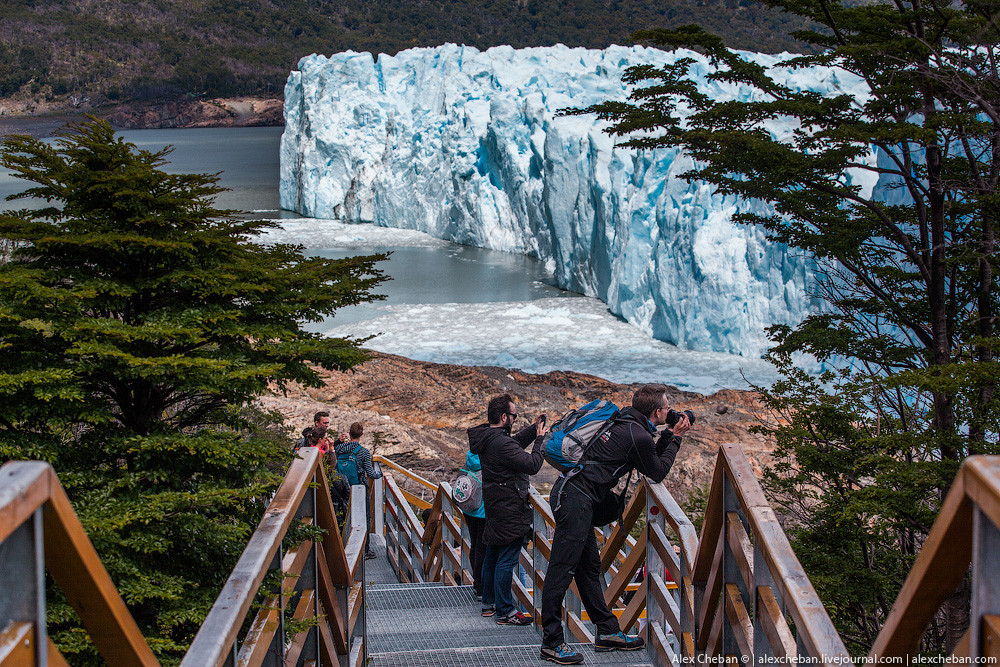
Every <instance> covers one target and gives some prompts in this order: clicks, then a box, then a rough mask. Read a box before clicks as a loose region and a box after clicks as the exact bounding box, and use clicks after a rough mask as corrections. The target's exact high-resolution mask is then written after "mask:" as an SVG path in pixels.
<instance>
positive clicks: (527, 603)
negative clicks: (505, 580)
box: [511, 575, 535, 618]
mask: <svg viewBox="0 0 1000 667" xmlns="http://www.w3.org/2000/svg"><path fill="white" fill-rule="evenodd" d="M511 588H512V589H513V591H514V597H515V598H517V601H518V602H520V603H521V605H522V606H523V607H524V608H525V609H532V608H533V606H534V605H533V603H532V600H531V594H530V593H528V590H527V589H526V588H525V587H524V584H522V583H521V578H520V577H518V576H516V575H515V576H514V578H513V580H512V581H511ZM531 617H532V618H534V617H535V614H531Z"/></svg>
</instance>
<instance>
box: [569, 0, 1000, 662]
mask: <svg viewBox="0 0 1000 667" xmlns="http://www.w3.org/2000/svg"><path fill="white" fill-rule="evenodd" d="M766 4H767V5H768V6H770V7H772V8H777V9H781V10H784V11H787V12H790V13H793V14H797V15H799V16H800V17H802V18H803V19H804V20H805V21H807V22H809V23H811V24H813V25H815V26H818V27H817V28H816V29H815V30H804V31H800V32H799V33H798V34H797V36H798V37H799V38H800V39H803V40H804V41H805V42H807V43H809V44H812V45H813V46H815V47H816V48H819V49H823V50H822V51H818V52H817V53H816V54H815V55H806V56H800V57H790V58H788V59H786V62H785V63H784V64H785V66H787V67H790V68H792V69H800V68H808V67H813V66H818V65H829V66H838V67H840V68H842V69H843V70H846V71H847V72H850V73H851V74H854V75H857V76H858V77H860V79H861V80H862V81H863V82H864V86H863V87H864V91H863V93H861V94H859V96H858V97H857V98H852V97H850V96H848V95H831V96H829V97H823V96H821V95H819V94H816V93H812V92H808V91H801V90H798V89H797V88H795V87H793V86H792V85H788V84H785V83H783V82H782V80H781V79H780V78H779V77H777V76H775V75H774V72H772V71H767V70H765V69H764V68H763V67H761V66H760V65H757V64H755V63H753V62H750V61H748V60H746V59H744V58H743V57H742V56H741V55H740V54H738V53H735V52H733V51H731V50H729V49H728V48H726V47H725V45H724V40H722V39H719V38H718V37H717V36H715V35H712V34H709V33H707V32H705V31H704V30H702V29H700V28H698V27H696V26H686V27H683V28H681V29H676V30H648V31H645V32H642V33H638V34H637V35H636V38H637V39H641V40H646V41H650V42H653V43H656V44H659V45H662V46H665V47H667V48H678V47H684V46H688V47H691V48H696V49H698V50H699V51H701V52H702V53H704V54H706V55H707V57H708V58H709V60H710V63H711V65H712V66H714V68H715V70H714V72H713V73H711V74H710V75H709V78H710V79H711V80H712V81H713V82H717V83H720V84H733V85H744V86H748V87H749V88H751V89H752V90H753V91H754V96H753V97H752V98H751V99H750V101H747V102H716V101H714V100H712V99H711V98H710V97H708V96H707V95H705V94H704V93H702V92H701V91H700V90H699V89H698V87H697V85H696V84H695V83H694V80H693V78H692V77H691V76H690V74H689V67H690V66H691V65H692V64H693V63H694V60H693V59H692V58H683V59H680V60H679V61H678V62H677V63H676V64H673V65H668V66H664V67H652V66H641V67H636V68H632V69H631V70H630V71H629V72H628V74H627V76H626V78H627V81H628V82H629V83H633V84H636V85H637V88H636V89H635V92H634V93H633V94H632V97H631V100H630V101H629V102H625V103H606V104H602V105H597V106H595V107H593V108H591V109H587V110H582V111H579V112H576V113H587V112H596V113H598V114H599V115H600V116H602V117H603V118H605V119H608V120H610V121H611V122H612V123H613V126H612V128H611V132H612V133H614V134H617V135H623V136H624V135H628V136H633V133H641V134H640V135H639V136H637V137H635V138H632V139H630V140H629V141H627V142H626V143H627V144H629V145H631V146H634V147H638V148H652V147H660V146H663V147H679V148H684V149H685V150H686V151H687V152H688V153H689V154H690V155H692V156H693V157H694V158H695V159H696V160H698V165H697V167H696V168H695V169H693V170H692V171H690V172H689V173H687V174H685V175H684V176H685V177H686V178H688V179H689V180H702V181H705V182H707V183H709V184H711V185H712V186H714V188H716V190H717V191H718V192H720V193H725V194H730V195H737V196H739V197H741V198H743V199H744V200H747V201H757V202H759V203H761V204H762V205H761V206H758V207H754V208H753V211H752V212H746V213H742V214H740V215H738V216H736V221H737V222H739V223H743V224H748V225H759V226H760V227H762V228H763V229H765V230H766V231H767V233H768V235H769V237H770V239H771V240H772V241H775V242H780V243H785V244H788V245H789V246H792V247H793V248H796V249H799V250H803V251H805V252H806V253H807V254H808V255H809V256H811V257H813V258H814V259H815V262H816V266H817V268H818V276H819V277H818V279H817V284H816V287H815V290H816V295H817V296H818V297H819V298H821V299H822V300H823V301H824V302H825V306H824V308H823V310H822V312H819V313H815V314H813V315H811V316H809V317H807V318H806V319H805V321H804V322H802V323H801V324H800V325H798V326H797V327H794V328H790V327H775V328H773V329H772V330H771V331H770V334H771V336H772V339H773V340H774V341H775V342H776V344H777V345H776V347H775V348H774V349H773V350H772V351H771V359H772V360H773V361H774V362H775V363H776V364H777V366H778V368H779V370H780V371H781V372H782V375H783V377H784V380H783V381H782V382H779V383H777V384H776V385H775V386H774V387H772V388H770V389H768V390H764V391H765V396H766V400H767V402H768V405H769V407H770V408H771V409H772V410H773V411H774V412H775V413H776V415H778V416H780V417H781V419H776V420H775V422H774V423H773V424H770V425H768V426H767V427H765V428H764V430H765V432H767V433H768V434H771V435H773V436H774V437H776V438H777V441H778V446H779V449H778V453H779V456H780V457H783V461H782V462H781V463H780V464H779V465H777V466H776V467H775V468H774V469H773V470H772V471H771V473H770V476H769V480H768V481H769V484H770V487H771V490H772V492H773V493H774V494H775V496H776V498H777V502H779V503H781V504H782V505H783V506H784V509H785V510H786V512H787V513H788V516H789V517H790V519H791V523H790V532H791V534H792V535H793V538H794V545H795V547H796V550H797V552H798V553H799V556H800V558H801V560H802V561H803V563H805V564H806V566H807V571H808V572H809V573H810V575H811V576H812V577H813V581H814V583H815V584H816V587H817V589H818V590H819V592H820V594H821V597H822V598H823V600H824V602H825V603H826V604H827V605H828V608H829V609H830V610H831V611H832V614H833V616H834V619H835V620H836V621H837V623H838V627H839V628H840V629H841V631H842V632H843V633H844V636H845V639H846V641H847V643H848V645H849V648H851V650H852V651H856V652H867V650H868V648H869V647H870V645H871V643H872V641H873V640H874V638H875V635H876V633H877V631H878V630H879V628H880V627H881V625H882V622H883V621H884V619H885V616H886V614H887V612H888V609H889V607H890V606H891V604H892V601H893V600H894V598H895V594H896V591H897V590H898V588H899V586H900V584H901V582H902V579H903V577H904V576H905V573H906V571H907V570H908V568H909V564H910V562H911V560H912V558H913V556H914V554H915V553H916V552H917V550H918V549H919V547H920V545H921V543H922V541H923V540H924V538H925V537H926V535H927V533H928V531H929V529H930V526H931V523H932V521H933V518H934V516H935V514H936V512H937V509H938V507H939V504H940V502H941V500H942V498H943V497H944V494H945V493H946V491H947V489H948V487H949V485H950V483H951V480H952V479H953V477H954V474H955V472H956V471H957V468H958V465H959V463H960V462H961V460H962V459H963V458H964V457H965V456H968V455H970V454H979V453H993V452H995V451H997V445H996V441H997V436H998V434H1000V410H998V403H997V395H996V394H997V392H996V387H997V378H998V376H1000V367H998V364H997V361H996V354H995V352H996V350H997V347H998V344H1000V339H998V337H997V335H996V331H995V324H994V322H995V319H996V316H997V312H998V303H997V301H998V294H1000V285H998V281H997V279H996V274H997V257H996V253H995V229H996V226H997V222H998V221H997V215H998V211H1000V197H998V192H997V177H996V175H997V174H998V173H1000V153H998V152H997V151H996V146H997V142H998V137H1000V97H998V96H997V95H996V91H997V90H1000V77H998V74H997V71H996V69H995V67H994V66H993V63H995V62H996V58H997V57H998V56H1000V52H998V48H1000V30H998V25H997V23H996V20H995V18H996V16H997V10H998V8H1000V7H998V5H997V3H996V2H995V1H994V0H990V1H989V2H986V3H978V2H977V3H967V4H964V5H956V4H951V5H940V4H937V3H929V4H928V3H923V2H903V3H896V4H886V3H878V4H867V3H866V4H853V3H844V2H840V1H839V0H805V1H803V0H766ZM679 108H685V109H686V110H688V111H689V112H690V115H688V116H687V117H686V118H683V119H682V118H681V116H680V114H679V113H678V109H679ZM774 126H784V127H789V128H791V131H790V132H789V133H788V134H787V136H775V134H773V133H772V132H771V130H770V129H769V128H770V127H774ZM865 180H867V181H868V182H874V181H876V180H877V181H878V183H879V186H880V187H879V188H876V189H875V190H874V191H869V190H866V189H865V188H863V187H862V186H861V185H860V184H859V183H861V182H862V181H865ZM802 353H806V354H809V355H812V356H813V357H815V358H816V359H819V360H820V361H822V362H825V363H826V364H827V367H828V368H834V369H840V370H837V371H831V372H829V373H827V374H825V375H823V376H822V377H820V378H813V377H810V376H809V375H807V374H805V373H803V372H801V371H800V370H798V369H797V368H796V367H795V366H794V364H793V363H792V361H793V359H794V358H796V357H795V356H794V355H799V354H802ZM967 602H968V600H967V599H966V601H965V603H964V604H966V605H967ZM962 605H963V602H962V600H961V599H959V598H953V599H952V600H950V601H949V602H948V603H947V604H946V606H945V608H944V609H943V611H942V613H941V615H940V617H939V618H938V619H937V620H936V621H935V623H934V624H932V626H931V628H930V630H929V631H928V634H927V635H926V636H925V642H926V643H925V648H926V649H928V650H940V649H941V648H943V647H950V646H953V645H954V643H955V642H956V641H957V640H958V638H959V637H958V636H957V635H956V634H954V631H955V628H956V625H957V624H956V623H955V622H952V619H960V618H962V616H963V610H962V609H961V608H960V607H961V606H962ZM948 633H951V634H948Z"/></svg>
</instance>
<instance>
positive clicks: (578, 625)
mask: <svg viewBox="0 0 1000 667" xmlns="http://www.w3.org/2000/svg"><path fill="white" fill-rule="evenodd" d="M566 627H568V628H569V631H570V634H572V635H573V636H574V637H576V640H577V641H578V642H580V643H581V644H593V643H594V635H593V634H592V633H591V632H590V630H588V629H587V626H586V625H584V624H583V621H582V620H580V617H579V616H577V615H576V614H574V613H573V612H571V611H567V612H566Z"/></svg>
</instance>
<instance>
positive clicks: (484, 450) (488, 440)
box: [468, 424, 542, 546]
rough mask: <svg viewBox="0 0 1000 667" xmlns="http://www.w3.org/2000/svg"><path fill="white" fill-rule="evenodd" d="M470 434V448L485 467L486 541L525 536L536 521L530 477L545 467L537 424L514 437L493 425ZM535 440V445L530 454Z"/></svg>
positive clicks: (508, 540) (504, 541)
mask: <svg viewBox="0 0 1000 667" xmlns="http://www.w3.org/2000/svg"><path fill="white" fill-rule="evenodd" d="M468 434H469V450H470V451H472V453H473V454H478V455H479V462H480V463H481V464H482V466H483V502H484V503H486V528H485V529H484V531H483V542H484V543H486V544H492V545H494V546H500V545H503V544H510V543H511V542H513V541H515V540H520V539H523V538H524V536H525V535H527V533H528V529H529V528H531V524H532V512H531V503H530V502H529V500H528V477H529V476H530V475H534V474H535V473H536V472H538V471H539V470H540V469H541V468H542V438H538V437H536V435H537V429H536V428H535V426H534V424H532V425H531V426H529V427H528V428H526V429H522V430H521V431H519V432H518V433H517V434H516V435H514V436H513V437H511V436H509V435H507V433H505V432H504V430H503V429H502V428H499V427H491V426H490V425H489V424H480V425H479V426H474V427H472V428H470V429H469V430H468ZM532 440H534V441H535V446H534V447H533V448H532V450H531V452H530V453H528V452H527V451H525V448H526V447H527V446H528V445H529V444H530V443H531V441H532Z"/></svg>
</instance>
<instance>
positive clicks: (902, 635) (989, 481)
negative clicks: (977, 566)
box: [870, 456, 1000, 657]
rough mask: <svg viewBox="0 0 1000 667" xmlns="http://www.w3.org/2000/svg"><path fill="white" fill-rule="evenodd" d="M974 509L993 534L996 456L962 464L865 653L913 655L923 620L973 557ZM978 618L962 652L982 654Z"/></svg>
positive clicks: (999, 492)
mask: <svg viewBox="0 0 1000 667" xmlns="http://www.w3.org/2000/svg"><path fill="white" fill-rule="evenodd" d="M977 513H980V514H981V515H982V516H983V517H984V519H985V520H986V521H988V522H989V523H990V524H991V525H992V530H993V532H994V533H996V531H997V530H998V528H997V527H998V526H1000V456H975V457H970V458H968V459H966V460H965V462H963V463H962V467H961V468H960V469H959V471H958V476H957V477H956V478H955V481H954V483H953V484H952V485H951V489H950V490H949V491H948V495H947V496H946V497H945V499H944V503H942V505H941V510H940V511H939V512H938V516H937V519H935V521H934V525H933V526H932V527H931V531H930V533H929V534H928V535H927V539H926V540H925V541H924V544H923V547H922V548H921V550H920V553H919V554H918V555H917V559H916V561H915V562H914V563H913V567H912V568H911V569H910V573H909V575H908V576H907V577H906V581H905V582H904V583H903V587H902V588H901V589H900V591H899V595H898V596H897V597H896V601H895V603H894V604H893V605H892V610H891V611H890V612H889V616H888V617H887V618H886V621H885V624H884V625H883V626H882V630H881V632H879V634H878V637H877V638H876V639H875V643H874V644H873V645H872V650H871V654H870V655H872V656H874V655H879V656H892V657H906V656H912V655H914V654H916V652H917V650H918V648H919V645H920V640H921V639H922V638H923V634H924V629H925V628H926V627H927V624H928V623H930V621H931V619H932V618H933V617H934V614H936V613H937V611H938V609H940V608H941V605H942V604H943V603H944V601H945V600H947V599H948V598H949V597H950V596H951V595H952V593H954V591H955V589H956V588H957V587H958V585H959V583H960V582H961V581H962V579H963V578H964V577H965V575H966V573H967V572H968V570H969V564H970V563H972V561H973V557H974V553H973V544H974V542H975V539H974V534H975V532H976V530H977V527H976V520H975V519H976V515H977ZM984 538H985V536H983V538H980V539H981V540H982V539H984ZM984 565H985V563H984ZM990 570H991V571H990V572H989V574H988V575H986V576H988V577H990V578H994V579H995V564H994V566H993V567H992V568H990ZM973 584H974V586H975V585H976V582H975V581H974V582H973ZM980 585H981V584H980ZM994 595H995V593H994ZM994 599H995V598H994ZM973 607H974V609H973V611H974V612H975V605H973ZM979 623H980V619H977V618H972V626H971V628H970V633H969V634H970V637H969V642H968V645H967V648H966V649H965V651H966V652H965V653H964V655H965V656H969V655H970V652H971V655H973V656H979V655H982V654H983V650H984V649H983V646H982V642H981V641H980V639H981V637H980V632H979V628H978V624H979ZM963 641H965V640H963Z"/></svg>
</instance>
